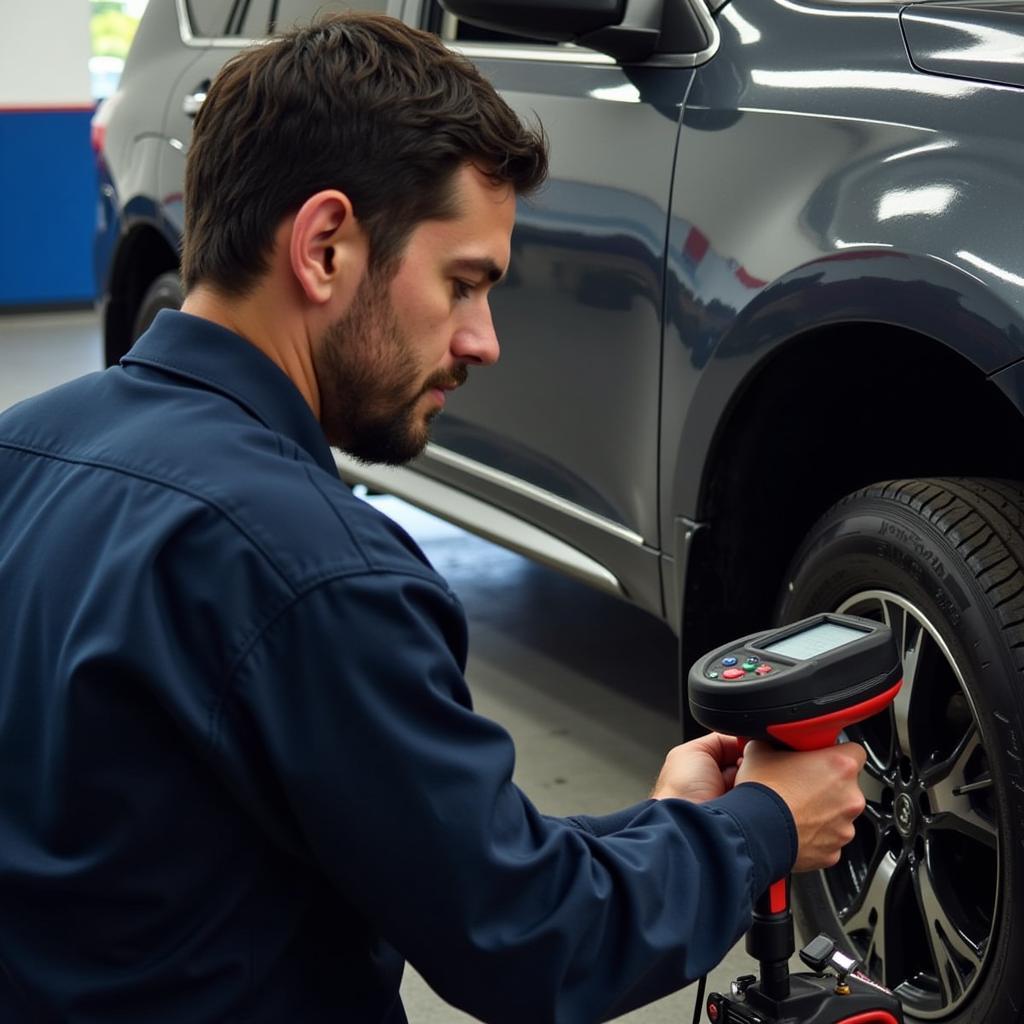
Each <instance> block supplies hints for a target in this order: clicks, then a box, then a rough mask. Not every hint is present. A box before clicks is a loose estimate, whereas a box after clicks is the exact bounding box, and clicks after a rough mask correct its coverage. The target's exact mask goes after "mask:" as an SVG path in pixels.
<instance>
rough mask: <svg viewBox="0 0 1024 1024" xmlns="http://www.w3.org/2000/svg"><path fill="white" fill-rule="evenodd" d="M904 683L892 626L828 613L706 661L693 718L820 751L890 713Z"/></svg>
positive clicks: (695, 681) (694, 691)
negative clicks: (865, 722) (856, 724)
mask: <svg viewBox="0 0 1024 1024" xmlns="http://www.w3.org/2000/svg"><path fill="white" fill-rule="evenodd" d="M902 677H903V668H902V665H901V664H900V656H899V652H898V651H897V649H896V643H895V641H894V640H893V637H892V633H891V631H890V630H889V628H888V627H887V626H885V625H882V624H881V623H878V622H873V621H872V620H870V619H862V618H858V617H855V616H852V615H832V614H828V613H825V614H821V615H813V616H811V617H810V618H809V619H803V620H802V621H800V622H796V623H794V624H793V625H790V626H783V627H781V628H780V629H773V630H769V631H767V632H761V633H753V634H751V635H750V636H748V637H744V638H743V639H742V640H734V641H733V642H732V643H729V644H726V645H725V646H724V647H719V648H718V649H717V650H715V651H712V652H711V653H710V654H706V655H705V656H704V657H703V658H701V659H700V660H699V661H698V662H697V663H696V664H695V665H694V666H693V668H692V669H691V670H690V680H689V682H690V710H691V711H692V712H693V717H694V718H696V719H697V721H698V722H700V724H701V725H703V726H705V728H708V729H713V730H715V731H716V732H722V733H728V734H729V735H731V736H743V737H746V738H748V739H764V740H771V741H774V742H775V743H779V744H782V745H784V746H787V747H791V748H792V749H794V750H817V749H819V748H821V747H827V746H830V745H831V744H833V743H835V741H836V739H837V738H838V736H839V733H840V732H841V731H842V730H843V729H844V728H846V726H848V725H852V724H853V723H854V722H861V721H863V720H864V719H865V718H870V717H871V715H874V714H876V713H877V712H878V711H881V710H882V708H884V707H885V706H886V705H888V704H889V702H890V701H891V700H892V699H893V698H894V697H895V696H896V692H897V691H898V690H899V687H900V682H901V680H902Z"/></svg>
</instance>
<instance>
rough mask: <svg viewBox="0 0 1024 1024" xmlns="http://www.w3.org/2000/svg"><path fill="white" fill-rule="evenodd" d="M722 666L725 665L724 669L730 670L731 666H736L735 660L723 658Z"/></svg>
mask: <svg viewBox="0 0 1024 1024" xmlns="http://www.w3.org/2000/svg"><path fill="white" fill-rule="evenodd" d="M722 664H723V665H725V667H726V668H732V666H733V665H735V664H736V659H735V658H723V659H722Z"/></svg>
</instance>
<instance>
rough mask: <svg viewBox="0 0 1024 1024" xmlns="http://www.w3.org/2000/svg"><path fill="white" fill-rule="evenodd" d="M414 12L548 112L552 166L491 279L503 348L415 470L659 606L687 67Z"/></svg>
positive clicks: (456, 404)
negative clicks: (626, 60)
mask: <svg viewBox="0 0 1024 1024" xmlns="http://www.w3.org/2000/svg"><path fill="white" fill-rule="evenodd" d="M670 2H674V0H670ZM678 2H679V3H683V2H684V0H678ZM421 18H422V19H423V24H425V25H427V26H429V27H431V28H434V29H436V30H438V31H440V33H441V35H442V38H445V39H446V41H448V42H449V44H450V45H452V46H453V47H454V48H456V49H459V50H461V51H462V52H463V53H464V54H465V55H466V56H468V57H469V58H470V59H471V60H473V62H474V63H475V64H476V66H477V67H478V68H479V69H480V71H481V72H482V73H483V74H484V75H485V76H486V77H487V78H488V79H489V80H490V81H491V82H492V83H493V84H494V85H495V87H496V88H497V89H498V90H499V92H500V93H501V94H502V96H503V97H504V98H505V99H506V100H507V101H508V103H509V104H510V105H511V106H512V107H513V109H515V110H516V111H517V112H518V113H519V114H520V116H521V117H523V118H524V119H525V120H528V121H533V120H539V121H540V123H541V124H542V126H543V128H544V130H545V132H546V133H547V135H548V137H549V139H550V146H551V164H550V168H551V172H550V179H549V182H548V183H547V185H546V186H545V187H544V188H543V190H542V191H541V192H540V193H539V194H538V195H536V196H534V197H532V198H529V199H526V200H521V201H520V204H519V210H518V217H517V225H516V229H515V233H514V236H513V246H512V263H511V268H510V272H509V275H508V279H507V280H506V281H505V282H503V283H502V284H501V285H500V286H499V287H497V288H496V289H495V291H494V293H493V299H492V308H493V312H494V318H495V326H496V329H497V332H498V338H499V341H500V342H501V360H500V362H499V364H498V366H496V367H495V368H493V369H488V370H481V371H478V372H476V373H471V375H470V386H469V387H466V388H463V389H461V390H460V391H459V392H458V393H457V394H455V395H454V396H453V397H452V400H451V401H450V403H449V406H448V408H447V409H446V411H445V413H444V415H442V416H441V417H439V418H438V421H437V422H436V425H435V429H434V433H433V438H434V443H433V444H432V445H431V446H430V447H429V448H428V450H427V452H426V453H425V454H424V456H422V457H421V458H420V460H418V463H417V469H419V470H420V471H421V472H424V473H427V474H430V475H432V476H435V477H438V478H440V479H443V480H445V481H446V482H448V483H450V484H454V485H455V486H457V487H458V488H460V489H461V490H464V491H468V492H469V493H471V494H475V495H477V496H480V497H483V498H484V499H486V500H488V501H490V502H492V503H494V504H496V505H498V506H500V507H502V508H503V509H505V510H509V511H512V512H513V513H515V514H516V515H518V516H521V517H523V518H524V519H526V520H528V521H530V522H531V523H533V524H535V525H538V526H540V527H542V528H543V529H545V530H548V531H550V532H551V533H553V534H554V535H556V536H558V537H560V538H562V539H563V540H567V541H569V542H570V543H575V544H576V545H578V546H579V547H581V548H583V549H584V550H585V551H588V552H589V553H590V554H591V555H592V556H593V557H596V558H597V559H598V560H599V561H601V562H602V563H603V564H605V565H607V566H608V567H609V568H610V569H611V570H612V571H613V572H614V573H615V574H616V575H617V576H618V577H619V578H620V580H622V581H624V582H625V583H626V584H627V585H626V586H625V588H624V589H626V590H627V591H628V592H629V593H630V596H632V597H633V598H634V599H637V600H639V601H640V603H642V604H645V605H648V606H649V607H651V608H652V610H659V611H660V608H661V596H660V582H659V581H658V568H657V559H656V558H654V557H652V555H653V552H654V551H655V550H657V549H658V547H659V546H660V537H659V531H658V516H657V488H658V480H657V459H658V423H659V387H660V368H661V335H662V300H663V290H664V256H665V235H666V229H667V221H668V209H669V195H670V188H671V181H672V170H673V160H674V155H675V148H676V138H677V131H678V116H679V108H680V104H681V103H682V101H683V99H684V96H685V93H686V89H687V86H688V85H689V82H690V80H691V77H692V74H693V71H692V68H690V67H686V66H644V65H637V66H623V65H619V64H617V63H616V62H615V61H614V60H613V59H612V58H610V57H606V56H605V55H603V54H599V53H596V52H594V51H589V50H585V49H582V48H579V47H569V46H564V45H558V44H553V43H552V44H532V43H530V42H529V41H524V40H518V39H517V40H514V41H513V40H512V38H511V37H505V38H502V37H500V36H497V35H496V34H494V33H491V32H487V31H483V30H477V29H474V28H472V27H471V26H468V25H465V24H458V23H455V22H454V19H452V18H451V17H450V16H447V17H445V16H444V15H441V16H440V17H439V15H438V9H437V8H428V9H427V10H425V11H423V12H422V13H421Z"/></svg>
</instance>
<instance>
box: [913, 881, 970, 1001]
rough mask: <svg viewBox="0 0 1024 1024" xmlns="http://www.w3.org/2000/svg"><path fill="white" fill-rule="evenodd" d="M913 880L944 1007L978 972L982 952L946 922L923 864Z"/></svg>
mask: <svg viewBox="0 0 1024 1024" xmlns="http://www.w3.org/2000/svg"><path fill="white" fill-rule="evenodd" d="M913 878H914V890H915V892H916V894H917V901H918V906H919V907H920V908H921V916H922V918H923V920H924V926H925V934H926V936H927V939H928V948H929V951H930V953H931V957H932V962H933V963H934V965H935V977H936V979H937V981H938V983H939V986H940V987H941V990H942V997H943V1005H946V1006H948V1005H949V1004H951V1003H953V1002H955V1001H957V1000H958V999H959V998H960V997H961V996H962V995H963V993H964V992H965V991H966V989H967V985H968V984H969V983H970V980H971V978H972V977H973V976H974V975H976V974H977V972H978V971H979V970H980V969H981V964H982V960H983V959H984V953H985V951H984V948H979V947H977V946H975V945H974V943H972V942H971V941H970V940H969V939H967V938H966V937H965V936H964V935H963V934H962V933H961V932H960V930H959V929H958V928H957V927H956V925H954V924H953V922H952V920H950V917H949V915H948V914H947V913H946V911H945V909H944V908H943V906H942V903H941V901H940V900H939V897H938V894H937V893H936V891H935V882H934V879H933V878H932V875H931V872H930V871H929V869H928V865H927V862H921V863H920V864H919V865H918V867H917V869H915V870H914V871H913Z"/></svg>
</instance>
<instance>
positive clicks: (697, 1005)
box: [693, 974, 708, 1024]
mask: <svg viewBox="0 0 1024 1024" xmlns="http://www.w3.org/2000/svg"><path fill="white" fill-rule="evenodd" d="M707 985H708V976H707V975H706V974H705V975H703V976H702V977H701V979H700V981H698V982H697V998H696V999H695V1000H694V1003H693V1024H700V1011H701V1010H703V1009H704V990H705V989H706V988H707Z"/></svg>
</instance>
